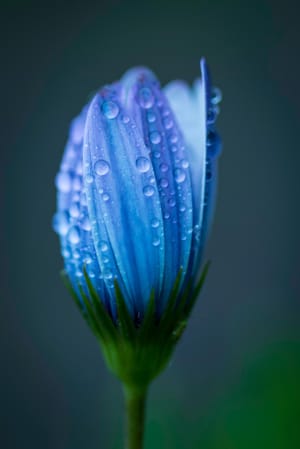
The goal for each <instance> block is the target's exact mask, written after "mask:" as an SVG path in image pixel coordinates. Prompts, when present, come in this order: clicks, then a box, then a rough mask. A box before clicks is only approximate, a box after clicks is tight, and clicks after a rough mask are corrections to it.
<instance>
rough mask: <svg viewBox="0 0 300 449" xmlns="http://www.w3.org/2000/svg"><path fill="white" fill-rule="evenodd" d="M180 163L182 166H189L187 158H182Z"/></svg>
mask: <svg viewBox="0 0 300 449" xmlns="http://www.w3.org/2000/svg"><path fill="white" fill-rule="evenodd" d="M180 165H181V167H182V168H188V166H189V162H188V161H187V160H186V159H182V160H181V162H180Z"/></svg>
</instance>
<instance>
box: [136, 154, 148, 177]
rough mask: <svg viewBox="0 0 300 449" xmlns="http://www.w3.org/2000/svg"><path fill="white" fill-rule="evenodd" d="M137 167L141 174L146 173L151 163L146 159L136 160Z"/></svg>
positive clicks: (139, 158)
mask: <svg viewBox="0 0 300 449" xmlns="http://www.w3.org/2000/svg"><path fill="white" fill-rule="evenodd" d="M136 167H137V169H138V171H139V172H141V173H146V172H147V171H148V170H149V168H150V161H149V159H147V158H146V157H142V156H141V157H138V158H137V160H136Z"/></svg>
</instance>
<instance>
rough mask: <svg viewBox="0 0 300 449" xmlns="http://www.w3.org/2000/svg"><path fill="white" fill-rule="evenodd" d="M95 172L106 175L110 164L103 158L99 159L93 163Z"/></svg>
mask: <svg viewBox="0 0 300 449" xmlns="http://www.w3.org/2000/svg"><path fill="white" fill-rule="evenodd" d="M94 169H95V173H96V174H97V175H98V176H104V175H106V174H107V173H108V172H109V170H110V165H109V163H108V162H106V161H105V160H104V159H99V160H98V161H97V162H95V165H94Z"/></svg>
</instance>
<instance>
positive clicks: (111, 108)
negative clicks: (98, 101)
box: [101, 101, 119, 120]
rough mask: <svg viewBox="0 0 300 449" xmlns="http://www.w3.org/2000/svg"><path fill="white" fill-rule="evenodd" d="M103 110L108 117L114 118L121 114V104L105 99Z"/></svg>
mask: <svg viewBox="0 0 300 449" xmlns="http://www.w3.org/2000/svg"><path fill="white" fill-rule="evenodd" d="M101 109H102V112H103V114H104V115H105V117H106V118H108V119H110V120H111V119H114V118H116V117H117V116H118V114H119V106H118V105H117V104H116V103H114V102H113V101H104V103H103V104H102V107H101Z"/></svg>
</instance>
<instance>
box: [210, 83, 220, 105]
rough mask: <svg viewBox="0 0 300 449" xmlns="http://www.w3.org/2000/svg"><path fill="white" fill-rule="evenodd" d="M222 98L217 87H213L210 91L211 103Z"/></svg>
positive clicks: (217, 101) (218, 101)
mask: <svg viewBox="0 0 300 449" xmlns="http://www.w3.org/2000/svg"><path fill="white" fill-rule="evenodd" d="M221 100H222V92H221V90H220V89H219V88H218V87H213V88H212V92H211V100H210V101H211V102H212V104H218V103H220V101H221Z"/></svg>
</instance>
